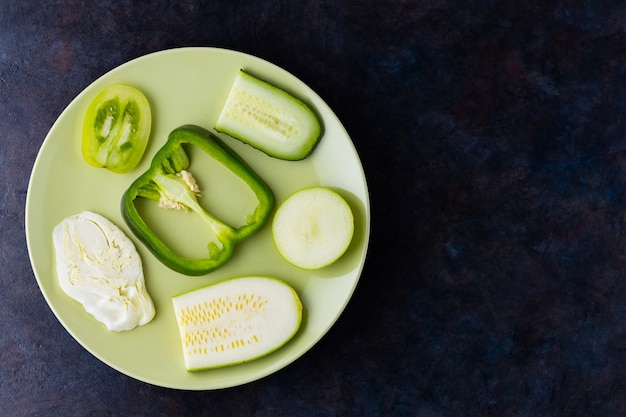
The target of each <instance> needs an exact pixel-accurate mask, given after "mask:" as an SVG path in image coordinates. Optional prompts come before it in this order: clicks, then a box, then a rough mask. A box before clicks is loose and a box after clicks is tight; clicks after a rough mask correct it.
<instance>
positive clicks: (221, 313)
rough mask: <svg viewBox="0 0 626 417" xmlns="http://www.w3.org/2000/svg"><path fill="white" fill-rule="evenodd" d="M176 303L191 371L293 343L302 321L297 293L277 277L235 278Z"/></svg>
mask: <svg viewBox="0 0 626 417" xmlns="http://www.w3.org/2000/svg"><path fill="white" fill-rule="evenodd" d="M172 302H173V304H174V312H175V314H176V321H177V323H178V329H179V333H180V339H181V343H182V348H183V357H184V359H185V366H186V368H187V370H188V371H191V372H194V371H201V370H204V369H210V368H218V367H223V366H228V365H234V364H239V363H243V362H247V361H251V360H253V359H256V358H259V357H262V356H265V355H267V354H269V353H270V352H273V351H275V350H277V349H278V348H280V347H281V346H283V345H284V344H285V343H287V342H288V341H289V340H290V339H291V338H292V337H293V336H294V335H295V334H296V332H297V331H298V329H299V328H300V323H301V322H302V303H301V302H300V299H299V298H298V295H297V294H296V291H295V290H294V289H293V288H292V287H290V286H289V285H288V284H287V283H285V282H283V281H281V280H279V279H276V278H271V277H257V276H251V277H241V278H232V279H229V280H226V281H222V282H220V283H217V284H213V285H210V286H208V287H204V288H200V289H197V290H194V291H191V292H188V293H186V294H182V295H179V296H176V297H173V298H172Z"/></svg>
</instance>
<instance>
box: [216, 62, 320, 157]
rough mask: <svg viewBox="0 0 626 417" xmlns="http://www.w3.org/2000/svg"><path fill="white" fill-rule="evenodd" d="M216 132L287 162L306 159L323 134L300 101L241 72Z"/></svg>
mask: <svg viewBox="0 0 626 417" xmlns="http://www.w3.org/2000/svg"><path fill="white" fill-rule="evenodd" d="M215 130H217V131H218V132H222V133H226V134H227V135H229V136H232V137H234V138H235V139H238V140H240V141H242V142H244V143H247V144H249V145H251V146H253V147H255V148H257V149H259V150H261V151H262V152H265V153H266V154H268V155H269V156H272V157H274V158H278V159H285V160H290V161H297V160H301V159H304V158H306V157H307V156H308V155H309V154H310V153H311V152H312V151H313V149H314V148H315V146H316V145H317V143H318V142H319V140H320V138H321V136H322V133H323V127H322V123H321V121H320V119H319V118H318V117H317V115H316V114H315V112H314V111H313V110H312V109H311V108H310V107H309V106H307V105H306V104H305V103H304V102H303V101H302V100H300V99H298V98H296V97H294V96H293V95H291V94H290V93H288V92H287V91H285V90H283V89H281V88H279V87H276V86H274V85H272V84H270V83H268V82H267V81H264V80H261V79H259V78H257V77H255V76H253V75H251V74H249V73H247V72H245V71H244V70H240V71H239V73H238V74H237V77H236V78H235V82H234V83H233V86H232V88H231V90H230V93H229V95H228V98H227V99H226V103H225V104H224V107H223V108H222V111H221V113H220V115H219V117H218V119H217V122H216V123H215Z"/></svg>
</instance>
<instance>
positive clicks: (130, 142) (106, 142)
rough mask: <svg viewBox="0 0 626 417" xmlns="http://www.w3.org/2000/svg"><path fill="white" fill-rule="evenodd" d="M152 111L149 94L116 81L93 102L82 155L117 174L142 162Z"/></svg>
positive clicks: (89, 161) (93, 163)
mask: <svg viewBox="0 0 626 417" xmlns="http://www.w3.org/2000/svg"><path fill="white" fill-rule="evenodd" d="M151 127H152V112H151V110H150V103H149V102H148V99H147V98H146V96H145V95H144V94H143V93H142V92H141V91H139V90H138V89H136V88H134V87H130V86H127V85H121V84H116V85H112V86H109V87H107V88H105V89H104V90H102V91H101V92H100V93H99V94H98V95H97V96H96V97H95V98H94V99H93V101H92V102H91V104H90V105H89V108H88V109H87V113H86V115H85V120H84V122H83V137H82V151H83V158H85V161H87V163H88V164H90V165H92V166H95V167H99V168H100V167H103V168H107V169H109V170H111V171H113V172H116V173H124V172H128V171H130V170H132V169H133V168H135V167H136V166H137V164H139V161H140V160H141V157H142V156H143V154H144V151H145V150H146V146H147V145H148V139H149V138H150V130H151Z"/></svg>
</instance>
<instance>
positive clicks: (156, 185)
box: [122, 125, 274, 275]
mask: <svg viewBox="0 0 626 417" xmlns="http://www.w3.org/2000/svg"><path fill="white" fill-rule="evenodd" d="M183 145H193V146H196V147H198V148H200V149H201V150H202V151H203V152H205V153H206V154H207V155H209V156H210V157H212V158H213V159H214V160H216V161H218V162H219V163H221V164H222V165H223V166H224V167H226V168H227V169H229V170H230V171H231V172H232V173H233V174H235V175H236V176H237V177H239V178H240V179H241V180H243V182H244V183H245V184H247V186H248V187H250V189H251V190H252V191H253V192H254V194H255V196H256V199H257V200H258V204H257V206H256V208H255V210H254V212H253V213H251V214H250V215H249V216H248V217H247V218H246V223H245V224H244V225H242V226H240V227H238V228H234V227H232V226H230V225H228V224H226V223H224V222H222V221H220V220H219V219H217V218H216V217H214V216H213V215H211V214H209V213H208V212H207V211H206V210H205V209H204V208H203V207H202V206H201V205H200V203H199V202H198V193H199V189H198V188H197V185H196V183H195V179H194V178H193V175H192V174H191V173H190V172H189V171H187V168H188V167H189V163H190V162H189V157H188V155H187V153H186V151H185V149H184V147H183ZM137 198H148V199H151V200H155V201H159V202H160V205H161V207H163V208H170V209H185V210H191V211H192V212H193V213H195V214H197V215H199V216H200V217H201V218H202V219H203V220H205V222H206V223H207V224H208V225H209V227H210V230H211V231H212V232H213V235H214V239H212V240H211V239H210V238H209V237H207V240H208V242H207V256H206V257H203V258H199V259H192V258H189V257H185V256H182V255H180V254H178V253H175V252H174V251H173V250H172V249H171V248H170V247H168V246H167V245H166V244H165V243H164V242H163V241H162V239H161V238H160V237H159V236H157V234H156V233H155V232H154V231H153V230H152V229H151V228H150V227H149V226H148V225H147V224H146V222H145V220H144V219H143V218H142V216H141V215H140V214H139V212H138V210H137V207H136V204H135V200H136V199H137ZM273 209H274V195H273V193H272V191H271V189H270V188H269V186H268V185H267V184H266V183H265V182H264V181H263V180H262V179H261V178H260V177H259V176H258V175H257V174H256V173H255V172H254V171H253V170H252V169H251V168H250V167H249V166H248V165H247V164H246V163H245V162H244V161H243V160H242V159H241V158H239V156H237V154H235V153H234V152H233V151H232V150H231V149H229V148H228V147H226V145H224V144H223V143H222V142H221V141H220V140H219V139H218V138H217V137H216V136H215V135H213V134H212V133H210V132H209V131H207V130H204V129H202V128H200V127H198V126H193V125H186V126H181V127H179V128H177V129H174V130H173V131H172V132H171V133H170V135H169V137H168V140H167V142H166V144H165V145H164V146H163V147H162V148H161V149H160V150H159V151H158V152H157V153H156V155H155V156H154V159H153V160H152V164H151V165H150V168H149V169H148V170H147V171H146V172H145V173H144V174H143V175H141V176H140V177H139V178H137V179H136V180H135V181H134V182H133V183H132V184H131V186H130V187H129V188H128V190H126V192H125V193H124V196H123V198H122V214H123V216H124V220H125V221H126V223H127V224H128V226H129V227H130V228H131V230H132V231H133V232H134V233H135V234H136V235H137V237H138V238H139V239H141V240H142V241H143V242H144V243H145V244H146V246H147V247H148V248H149V249H150V250H151V251H152V252H153V253H154V255H155V256H156V257H157V258H158V259H159V260H160V261H161V262H163V263H164V264H165V265H167V266H168V267H170V268H171V269H173V270H175V271H178V272H180V273H183V274H186V275H201V274H206V273H208V272H211V271H213V270H214V269H216V268H218V267H220V266H221V265H223V264H224V263H226V262H227V261H228V260H229V259H230V257H231V255H232V253H233V249H234V247H235V245H236V244H237V243H239V242H241V241H242V240H244V239H247V238H248V237H250V236H252V235H253V234H254V233H256V232H257V231H258V230H259V229H260V228H261V227H262V226H263V225H264V224H265V222H266V220H267V218H268V217H269V216H270V214H271V213H272V210H273ZM171 227H173V228H175V227H176V224H172V225H171ZM181 238H182V237H181Z"/></svg>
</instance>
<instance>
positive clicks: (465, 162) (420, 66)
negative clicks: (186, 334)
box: [0, 0, 626, 417]
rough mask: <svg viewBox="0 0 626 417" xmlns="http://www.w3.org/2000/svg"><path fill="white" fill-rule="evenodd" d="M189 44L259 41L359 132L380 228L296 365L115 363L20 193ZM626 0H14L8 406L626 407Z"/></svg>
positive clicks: (553, 410)
mask: <svg viewBox="0 0 626 417" xmlns="http://www.w3.org/2000/svg"><path fill="white" fill-rule="evenodd" d="M179 46H217V47H224V48H230V49H236V50H239V51H242V52H246V53H250V54H253V55H257V56H259V57H261V58H264V59H267V60H269V61H271V62H273V63H276V64H277V65H279V66H281V67H283V68H285V69H287V70H288V71H290V72H292V73H293V74H295V75H296V76H298V77H299V78H300V79H302V80H303V81H304V82H306V83H307V84H308V85H310V86H311V87H312V88H313V89H314V90H316V91H317V92H318V93H319V94H320V95H321V96H322V97H323V98H324V99H325V100H326V101H327V102H328V104H329V105H330V106H331V107H332V108H333V109H334V111H335V113H336V114H337V115H338V116H339V118H340V119H341V120H342V121H343V123H344V125H345V127H346V129H347V130H348V132H349V133H350V135H351V137H352V139H353V141H354V143H355V145H356V147H357V149H358V151H359V153H360V155H361V158H362V161H363V164H364V167H365V170H366V174H367V178H368V181H369V187H370V192H371V198H372V226H373V228H372V241H371V245H370V255H369V258H368V262H367V264H366V267H365V270H364V273H363V276H362V280H361V282H360V285H359V287H358V289H357V291H356V293H355V295H354V298H353V299H352V301H351V302H350V304H349V306H348V308H347V310H346V312H345V314H344V315H343V316H342V317H341V318H340V320H339V321H338V322H337V324H336V325H335V326H334V328H333V329H332V330H331V331H330V332H329V333H328V334H327V336H326V337H325V338H323V339H322V341H321V342H320V343H319V344H318V345H316V346H315V347H314V348H313V349H312V350H311V351H310V352H308V353H307V354H306V355H305V356H304V357H302V358H301V359H300V360H298V361H297V362H295V363H294V364H292V365H290V366H289V367H287V368H286V369H284V370H282V371H280V372H278V373H276V374H274V375H272V376H269V377H267V378H264V379H262V380H260V381H257V382H253V383H250V384H247V385H244V386H241V387H237V388H232V389H227V390H221V391H212V392H181V391H176V390H169V389H164V388H159V387H154V386H150V385H147V384H144V383H141V382H138V381H135V380H133V379H130V378H128V377H126V376H124V375H122V374H120V373H118V372H116V371H114V370H112V369H110V368H109V367H107V366H106V365H104V364H102V363H101V362H99V361H98V360H97V359H95V358H94V357H92V356H91V355H90V354H89V353H88V352H86V351H85V350H84V349H83V348H82V347H80V346H79V345H78V344H77V343H76V342H75V341H74V340H73V339H72V338H71V337H70V336H69V334H67V332H66V331H65V330H64V329H63V328H62V327H61V325H60V324H59V323H58V322H57V321H56V319H55V318H54V316H53V314H52V313H51V311H50V309H49V308H48V306H47V305H46V303H45V301H44V299H43V297H42V295H41V293H40V292H39V290H38V287H37V284H36V281H35V278H34V276H33V273H32V271H31V268H30V264H29V259H28V254H27V250H26V243H25V237H24V203H25V198H26V190H27V184H28V179H29V175H28V174H29V172H30V168H31V167H32V164H33V162H34V160H35V157H36V155H37V152H38V149H39V147H40V145H41V143H42V141H43V139H44V137H45V135H46V133H47V131H48V130H49V128H50V127H51V126H52V124H53V123H54V121H55V119H56V118H57V117H58V115H59V114H60V112H61V111H62V110H63V108H64V107H65V106H67V104H68V103H69V102H70V101H71V100H72V99H73V98H74V96H76V95H77V94H78V93H79V92H80V91H81V90H82V89H83V88H84V87H86V86H87V85H88V84H90V83H91V82H92V81H93V80H94V79H96V78H97V77H99V76H101V75H102V74H104V73H105V72H107V71H108V70H110V69H112V68H114V67H116V66H118V65H120V64H122V63H124V62H126V61H128V60H130V59H133V58H136V57H138V56H141V55H144V54H147V53H150V52H154V51H158V50H162V49H168V48H173V47H179ZM625 77H626V4H625V3H624V2H622V1H565V0H561V1H539V0H535V1H527V0H521V1H484V0H481V1H473V0H470V1H451V0H421V1H415V0H414V1H411V0H407V1H400V0H390V1H374V0H359V1H356V0H332V1H331V0H312V1H290V0H282V1H281V0H269V1H265V2H259V1H246V0H230V1H223V0H216V1H212V2H209V1H207V2H200V1H192V0H189V1H180V2H172V1H153V2H148V1H131V0H127V1H113V0H110V1H99V2H93V3H91V2H86V1H77V0H66V1H49V2H46V3H43V4H42V3H40V2H38V1H34V0H22V1H19V2H14V1H12V0H11V1H8V0H0V143H1V145H2V151H1V152H0V178H1V181H0V230H1V237H2V239H1V240H0V415H2V416H5V415H6V416H123V415H128V416H142V417H143V416H146V417H147V416H151V417H154V416H156V417H158V416H424V417H434V416H623V415H626V277H625V275H626V256H625V252H626V192H625V187H624V185H625V180H626V117H625V116H626V78H625Z"/></svg>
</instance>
